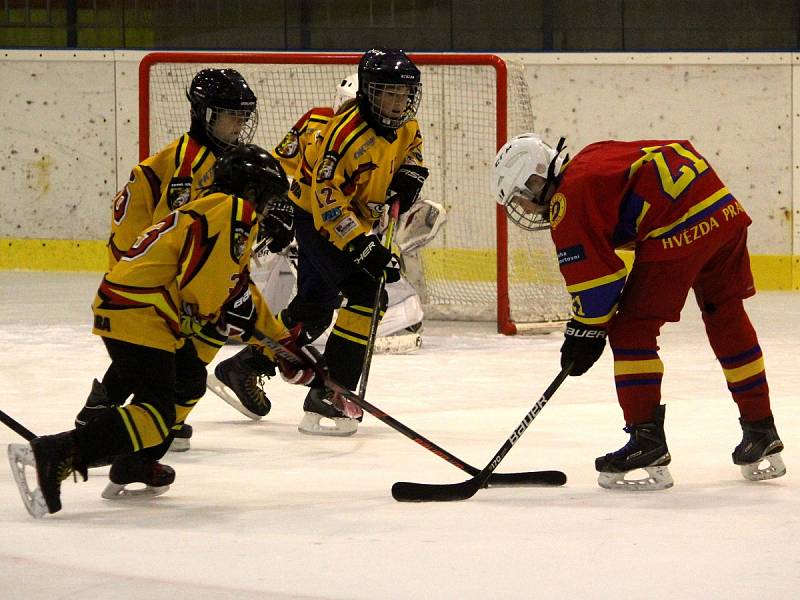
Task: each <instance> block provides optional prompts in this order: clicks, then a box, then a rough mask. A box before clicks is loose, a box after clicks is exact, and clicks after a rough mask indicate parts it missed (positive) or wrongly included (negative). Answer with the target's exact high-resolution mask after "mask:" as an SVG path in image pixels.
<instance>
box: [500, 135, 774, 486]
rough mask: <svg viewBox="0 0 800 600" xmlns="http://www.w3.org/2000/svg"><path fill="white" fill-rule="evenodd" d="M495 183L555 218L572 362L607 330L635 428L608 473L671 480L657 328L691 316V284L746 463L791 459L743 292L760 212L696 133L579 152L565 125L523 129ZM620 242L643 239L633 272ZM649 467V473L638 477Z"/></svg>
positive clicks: (752, 471) (736, 453)
mask: <svg viewBox="0 0 800 600" xmlns="http://www.w3.org/2000/svg"><path fill="white" fill-rule="evenodd" d="M675 174H679V175H680V176H679V177H678V176H676V175H675ZM675 177H677V179H674V178H675ZM492 183H493V187H494V191H495V194H496V199H497V202H498V203H499V204H500V205H501V206H503V207H504V208H505V209H506V213H507V214H508V217H509V219H511V220H512V221H513V222H514V223H515V224H517V225H519V226H521V227H523V228H524V229H527V230H530V231H533V230H543V229H549V230H550V234H551V237H552V238H553V242H554V243H555V246H556V250H557V254H558V261H559V267H560V270H561V274H562V275H563V277H564V280H565V282H566V284H567V290H568V291H569V292H570V294H571V295H572V309H573V316H572V319H571V320H570V321H569V323H568V324H567V328H566V331H565V336H564V343H563V345H562V347H561V366H562V368H567V367H570V366H571V369H572V370H571V373H570V374H571V375H582V374H584V373H585V372H586V371H588V370H589V369H590V368H591V367H592V365H593V364H594V363H595V362H596V361H597V359H599V358H600V355H601V354H602V352H603V349H604V348H605V343H606V336H607V337H608V340H609V343H610V346H611V350H612V352H613V354H614V382H615V387H616V391H617V399H618V401H619V404H620V406H621V408H622V411H623V414H624V417H625V423H626V427H625V431H626V432H627V433H628V434H629V435H630V439H629V441H628V443H627V444H625V446H623V447H622V448H620V449H619V450H617V451H615V452H610V453H608V454H606V455H605V456H600V457H598V458H597V459H596V460H595V468H596V469H597V471H598V472H599V477H598V483H599V484H600V486H602V487H604V488H608V489H620V490H660V489H665V488H668V487H671V486H672V483H673V482H672V477H671V475H670V473H669V469H668V466H667V465H669V463H670V460H671V456H670V453H669V449H668V448H667V439H666V435H665V433H664V415H665V407H664V405H662V404H661V379H662V376H663V373H664V365H663V363H662V362H661V359H660V358H659V355H658V349H659V347H658V343H657V342H658V336H659V333H660V330H661V327H662V326H663V325H664V323H665V322H675V321H678V320H679V319H680V312H681V309H682V308H683V306H684V304H685V302H686V298H687V296H688V294H689V292H690V291H692V292H693V293H694V296H695V299H696V301H697V305H698V306H699V308H700V311H701V315H702V318H703V323H704V325H705V330H706V335H707V337H708V341H709V343H710V345H711V348H712V350H713V351H714V354H715V356H716V357H717V360H718V361H719V362H720V365H721V366H722V371H723V374H724V376H725V380H726V382H727V385H728V390H729V392H730V394H731V397H732V398H733V401H734V402H735V403H736V406H737V408H738V411H739V416H740V418H739V422H740V424H741V427H742V440H741V442H740V443H739V444H738V445H737V446H736V447H735V448H734V450H733V454H732V458H733V462H734V464H736V465H738V466H740V468H741V472H742V474H743V476H744V477H745V478H746V479H748V480H753V481H757V480H762V479H772V478H775V477H780V476H782V475H783V474H785V473H786V467H785V466H784V464H783V460H782V458H781V451H782V450H783V442H781V439H780V437H779V436H778V432H777V430H776V428H775V420H774V418H773V415H772V409H771V406H770V397H769V388H768V386H767V377H766V372H765V368H764V359H763V356H762V354H761V347H760V346H759V343H758V337H757V335H756V332H755V329H754V328H753V326H752V324H751V323H750V320H749V319H748V317H747V313H746V312H745V309H744V305H743V302H742V301H743V300H744V299H745V298H748V297H750V296H752V295H753V294H755V286H754V284H753V275H752V272H751V271H750V261H749V256H748V252H747V227H748V226H749V225H750V218H749V217H748V216H747V213H745V211H744V209H743V208H742V206H741V205H740V204H739V202H738V200H736V198H735V197H734V196H733V194H732V193H731V191H730V190H729V189H728V188H727V187H725V185H724V183H723V182H722V181H721V180H720V179H719V177H718V176H717V174H716V172H715V170H714V169H713V167H711V165H710V164H709V162H708V161H707V160H706V159H705V158H704V157H703V156H702V155H701V154H700V153H699V152H698V151H697V150H696V149H695V148H694V147H693V145H692V144H691V142H689V141H688V140H641V141H631V142H623V141H603V142H596V143H594V144H591V145H589V146H587V147H586V148H584V149H583V150H581V151H580V152H578V154H577V155H576V156H575V157H574V158H573V159H572V160H571V161H570V160H569V157H568V155H566V154H565V152H564V139H563V138H562V139H561V141H560V142H559V144H558V145H557V146H556V148H551V147H550V146H548V145H547V144H546V143H545V142H544V141H542V139H541V138H540V137H539V136H538V135H536V134H524V135H520V136H517V137H515V138H513V139H511V140H510V141H509V142H508V143H507V144H506V145H505V146H503V148H501V149H500V152H499V153H498V155H497V158H496V160H495V164H494V173H493V181H492ZM620 248H630V249H634V251H635V253H636V261H635V263H634V266H633V269H632V270H631V272H630V273H628V272H627V270H626V268H625V265H624V263H623V261H622V259H620V258H619V257H618V256H617V255H616V253H615V250H616V249H620ZM642 469H643V470H644V471H646V472H647V476H646V477H644V478H642V479H627V478H626V475H627V474H629V473H631V472H634V471H638V470H642Z"/></svg>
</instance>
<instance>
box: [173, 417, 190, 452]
mask: <svg viewBox="0 0 800 600" xmlns="http://www.w3.org/2000/svg"><path fill="white" fill-rule="evenodd" d="M191 437H192V426H191V425H189V424H187V423H181V426H180V429H178V430H175V431H174V434H173V436H172V443H171V444H170V445H169V450H167V452H186V451H188V450H190V449H191V448H192V444H191V442H189V439H190V438H191Z"/></svg>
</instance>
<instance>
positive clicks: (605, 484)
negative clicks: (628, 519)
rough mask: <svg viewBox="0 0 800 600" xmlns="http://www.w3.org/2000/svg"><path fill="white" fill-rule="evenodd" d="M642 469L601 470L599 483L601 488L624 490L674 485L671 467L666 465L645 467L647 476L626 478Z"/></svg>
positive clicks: (662, 488)
mask: <svg viewBox="0 0 800 600" xmlns="http://www.w3.org/2000/svg"><path fill="white" fill-rule="evenodd" d="M641 470H642V469H634V470H633V471H628V472H627V473H606V472H601V473H600V474H599V475H598V477H597V484H598V485H599V486H600V487H601V488H605V489H607V490H624V491H626V492H627V491H636V492H639V491H642V492H646V491H653V490H666V489H667V488H671V487H672V486H673V485H674V482H673V481H672V475H670V472H669V468H668V467H667V466H666V465H664V466H663V467H644V469H643V470H644V471H647V477H642V478H639V479H625V476H626V475H629V474H630V473H636V472H637V471H641Z"/></svg>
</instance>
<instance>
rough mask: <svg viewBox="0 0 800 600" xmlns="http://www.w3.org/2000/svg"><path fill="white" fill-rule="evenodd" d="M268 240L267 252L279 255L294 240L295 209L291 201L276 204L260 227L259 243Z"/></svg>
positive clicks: (270, 208) (271, 207)
mask: <svg viewBox="0 0 800 600" xmlns="http://www.w3.org/2000/svg"><path fill="white" fill-rule="evenodd" d="M262 239H266V240H267V250H269V251H270V252H272V253H274V254H277V253H278V252H281V251H282V250H283V249H284V248H286V246H288V245H289V244H291V243H292V240H293V239H294V209H293V208H292V205H291V203H290V202H289V201H286V202H285V203H274V204H273V205H271V206H270V207H269V210H268V211H267V216H266V217H264V220H263V221H262V222H261V224H260V225H259V227H258V241H259V242H260V241H261V240H262Z"/></svg>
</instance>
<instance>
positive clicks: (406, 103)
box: [367, 81, 422, 129]
mask: <svg viewBox="0 0 800 600" xmlns="http://www.w3.org/2000/svg"><path fill="white" fill-rule="evenodd" d="M421 100H422V84H421V83H411V84H405V83H383V82H373V81H371V82H369V84H368V85H367V102H368V104H369V106H370V109H371V112H372V116H373V117H375V120H376V121H377V122H378V123H380V124H381V125H383V126H384V127H387V128H389V129H399V128H400V127H402V126H403V125H405V124H406V123H408V122H409V121H410V120H411V119H413V118H414V117H416V116H417V110H418V109H419V103H420V101H421Z"/></svg>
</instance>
